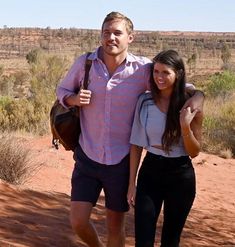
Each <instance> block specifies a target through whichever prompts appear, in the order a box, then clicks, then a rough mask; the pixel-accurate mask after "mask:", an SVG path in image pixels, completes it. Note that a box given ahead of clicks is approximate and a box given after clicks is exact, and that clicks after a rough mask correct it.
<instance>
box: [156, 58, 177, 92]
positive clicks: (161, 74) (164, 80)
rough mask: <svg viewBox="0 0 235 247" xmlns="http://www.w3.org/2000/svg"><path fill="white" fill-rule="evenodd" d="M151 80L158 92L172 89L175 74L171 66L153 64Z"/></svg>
mask: <svg viewBox="0 0 235 247" xmlns="http://www.w3.org/2000/svg"><path fill="white" fill-rule="evenodd" d="M153 78H154V81H155V83H156V85H157V87H158V89H159V90H166V89H172V88H173V85H174V83H175V81H176V73H175V71H174V70H173V69H172V67H171V66H169V65H166V64H163V63H158V62H157V63H155V65H154V68H153Z"/></svg>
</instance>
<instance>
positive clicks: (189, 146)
mask: <svg viewBox="0 0 235 247" xmlns="http://www.w3.org/2000/svg"><path fill="white" fill-rule="evenodd" d="M197 113H198V110H197V109H196V110H191V108H190V107H187V108H184V109H183V110H181V112H180V126H181V135H182V138H183V142H184V147H185V149H186V151H187V153H188V154H189V156H190V157H191V158H194V157H195V156H197V155H198V154H199V152H200V148H201V137H202V121H203V114H202V111H201V112H200V114H197ZM196 115H197V117H195V116H196Z"/></svg>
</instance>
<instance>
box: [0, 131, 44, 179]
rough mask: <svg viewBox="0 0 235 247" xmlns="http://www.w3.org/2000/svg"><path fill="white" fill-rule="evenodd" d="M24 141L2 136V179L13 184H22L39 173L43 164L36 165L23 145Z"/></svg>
mask: <svg viewBox="0 0 235 247" xmlns="http://www.w3.org/2000/svg"><path fill="white" fill-rule="evenodd" d="M23 143H24V139H22V138H19V137H18V138H17V137H14V136H9V135H4V136H0V157H1V159H0V179H2V180H5V181H6V182H8V183H11V184H22V183H24V182H25V181H27V179H28V178H29V177H32V175H33V174H34V173H35V172H37V171H38V170H39V169H40V167H41V165H42V164H39V163H38V164H36V163H34V162H33V159H32V157H31V155H30V150H29V149H27V148H25V145H23Z"/></svg>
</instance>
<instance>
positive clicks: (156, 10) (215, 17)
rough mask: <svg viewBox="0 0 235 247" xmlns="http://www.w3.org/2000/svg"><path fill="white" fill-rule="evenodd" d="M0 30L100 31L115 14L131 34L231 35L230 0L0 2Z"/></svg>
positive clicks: (233, 9)
mask: <svg viewBox="0 0 235 247" xmlns="http://www.w3.org/2000/svg"><path fill="white" fill-rule="evenodd" d="M0 3H1V4H0V28H3V27H9V28H10V27H40V28H46V27H50V28H86V29H100V27H101V24H102V22H103V19H104V17H105V16H106V15H107V14H108V13H109V12H111V11H119V12H121V13H123V14H125V15H126V16H128V17H129V18H130V19H131V20H132V21H133V23H134V28H135V30H146V31H199V32H235V1H234V0H165V1H164V0H85V1H79V0H0Z"/></svg>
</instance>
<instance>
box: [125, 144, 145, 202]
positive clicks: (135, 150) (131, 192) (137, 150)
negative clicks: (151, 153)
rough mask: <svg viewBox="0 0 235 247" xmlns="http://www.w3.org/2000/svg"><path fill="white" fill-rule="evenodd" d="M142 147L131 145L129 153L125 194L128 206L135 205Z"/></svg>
mask: <svg viewBox="0 0 235 247" xmlns="http://www.w3.org/2000/svg"><path fill="white" fill-rule="evenodd" d="M142 150H143V148H142V147H139V146H136V145H133V144H132V145H131V151H130V177H129V188H128V193H127V201H128V204H129V205H130V206H134V205H135V191H136V186H135V182H136V175H137V171H138V167H139V164H140V159H141V154H142Z"/></svg>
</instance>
